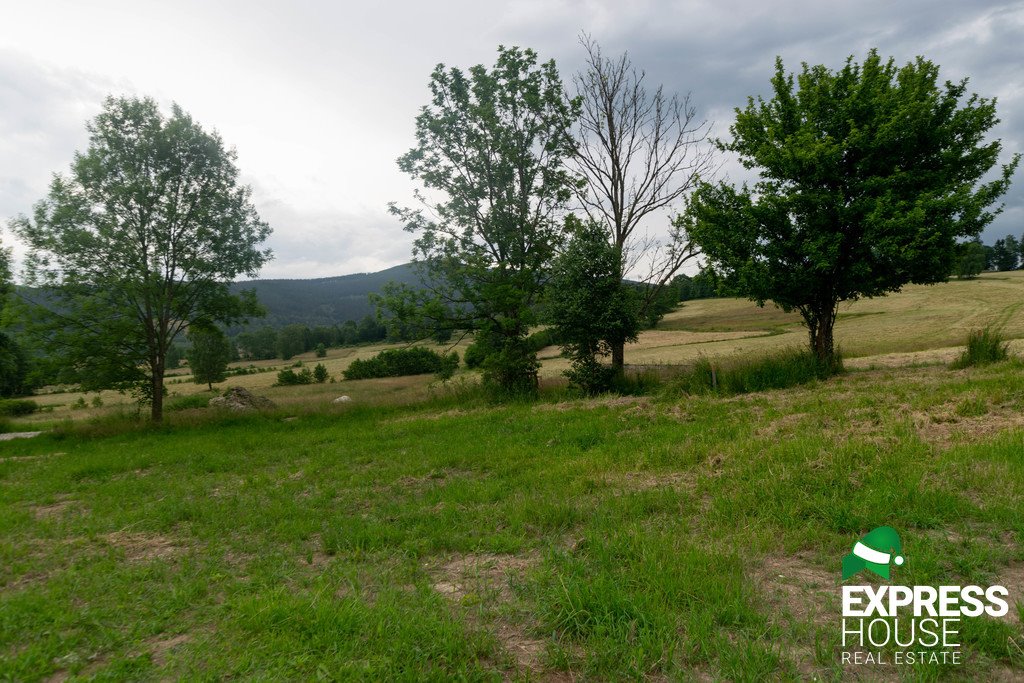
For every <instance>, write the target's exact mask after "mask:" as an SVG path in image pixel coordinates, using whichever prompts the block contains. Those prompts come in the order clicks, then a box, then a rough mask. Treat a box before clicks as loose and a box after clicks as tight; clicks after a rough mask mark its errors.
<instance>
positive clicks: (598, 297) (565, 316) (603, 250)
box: [545, 216, 641, 394]
mask: <svg viewBox="0 0 1024 683" xmlns="http://www.w3.org/2000/svg"><path fill="white" fill-rule="evenodd" d="M566 224H567V227H568V228H569V230H570V232H571V234H572V239H571V240H570V241H569V244H568V246H567V247H566V248H565V250H564V251H563V252H562V253H561V254H559V256H558V258H557V259H556V260H555V263H554V267H553V268H552V273H551V280H550V282H549V283H548V294H547V297H546V301H545V312H546V317H547V319H548V322H550V323H551V325H552V327H553V328H554V335H553V336H554V338H555V339H558V340H559V341H560V342H561V344H562V349H563V352H564V353H565V354H566V355H567V356H568V357H569V359H570V361H571V363H572V365H571V367H570V368H569V370H568V371H566V373H565V375H566V376H567V377H568V378H569V381H570V382H571V383H572V384H574V385H576V386H578V387H579V388H580V389H582V390H583V391H585V392H586V393H588V394H594V393H599V392H601V391H607V390H608V389H609V388H611V384H612V382H613V380H614V379H615V376H616V375H617V374H621V372H622V368H621V367H619V366H616V365H615V364H614V363H613V364H611V365H610V366H605V365H603V364H602V362H601V359H603V358H608V359H609V360H610V359H611V356H612V351H613V349H615V348H621V347H622V346H624V345H625V344H626V343H627V342H630V341H635V340H636V337H637V333H638V331H639V329H640V299H641V297H640V293H639V292H638V291H637V290H636V288H633V287H623V286H622V277H621V271H620V264H621V256H620V254H619V248H618V247H617V246H615V245H614V244H612V243H610V242H609V241H608V233H607V230H606V229H605V227H604V226H603V225H601V224H600V223H597V222H596V221H587V222H581V221H579V220H578V219H576V218H575V217H574V216H569V218H568V219H567V221H566Z"/></svg>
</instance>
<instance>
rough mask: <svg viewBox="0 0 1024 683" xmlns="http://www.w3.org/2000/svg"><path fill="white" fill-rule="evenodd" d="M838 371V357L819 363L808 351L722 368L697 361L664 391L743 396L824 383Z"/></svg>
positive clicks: (718, 364) (735, 362) (840, 367)
mask: <svg viewBox="0 0 1024 683" xmlns="http://www.w3.org/2000/svg"><path fill="white" fill-rule="evenodd" d="M842 368H843V361H842V357H841V356H839V355H838V354H836V356H835V358H834V359H833V360H832V361H831V362H823V361H820V360H818V358H817V357H816V356H815V355H814V354H812V353H810V352H809V351H804V350H795V349H794V350H788V351H783V352H781V353H777V354H773V355H771V356H765V357H762V358H757V359H753V360H742V361H734V362H731V363H726V364H723V363H715V362H712V361H711V360H709V359H707V358H701V359H700V360H698V361H697V363H696V364H694V366H693V367H691V368H690V369H689V370H687V371H686V372H684V373H682V374H680V375H677V376H676V377H675V378H674V379H673V380H672V381H671V382H669V383H668V387H667V391H668V393H669V394H670V395H678V394H723V395H734V394H747V393H751V392H755V391H767V390H770V389H785V388H787V387H793V386H797V385H800V384H807V383H809V382H814V381H817V380H824V379H828V378H829V377H831V376H832V375H835V374H838V373H840V372H842Z"/></svg>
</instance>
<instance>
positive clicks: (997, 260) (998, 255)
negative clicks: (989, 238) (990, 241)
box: [992, 235, 1018, 272]
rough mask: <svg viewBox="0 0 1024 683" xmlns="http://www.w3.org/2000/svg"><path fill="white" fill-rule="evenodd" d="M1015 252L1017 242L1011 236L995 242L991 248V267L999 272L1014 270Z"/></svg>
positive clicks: (1015, 264) (1015, 267)
mask: <svg viewBox="0 0 1024 683" xmlns="http://www.w3.org/2000/svg"><path fill="white" fill-rule="evenodd" d="M1011 240H1012V241H1011ZM1017 251H1018V248H1017V240H1016V239H1015V238H1014V237H1013V236H1012V235H1011V236H1008V237H1004V238H1002V239H998V240H996V243H995V244H994V245H993V246H992V267H993V268H995V269H996V270H998V271H1000V272H1005V271H1008V270H1016V269H1017Z"/></svg>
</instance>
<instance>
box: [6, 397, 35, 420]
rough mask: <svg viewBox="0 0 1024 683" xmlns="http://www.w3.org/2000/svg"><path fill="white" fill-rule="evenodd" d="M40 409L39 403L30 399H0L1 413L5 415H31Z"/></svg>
mask: <svg viewBox="0 0 1024 683" xmlns="http://www.w3.org/2000/svg"><path fill="white" fill-rule="evenodd" d="M37 410H39V404H38V403H36V402H35V401H29V400H28V399H17V398H9V399H0V415H3V416H4V417H19V416H21V415H31V414H32V413H34V412H36V411H37Z"/></svg>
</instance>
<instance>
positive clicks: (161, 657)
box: [146, 633, 192, 666]
mask: <svg viewBox="0 0 1024 683" xmlns="http://www.w3.org/2000/svg"><path fill="white" fill-rule="evenodd" d="M191 640H192V636H190V635H189V634H187V633H179V634H178V635H175V636H158V637H156V638H150V639H149V640H147V641H146V645H147V646H148V647H149V653H150V656H151V657H152V658H153V663H154V664H155V665H157V666H164V665H165V664H166V663H167V658H168V655H169V654H170V652H171V650H173V649H174V648H176V647H178V646H179V645H184V644H185V643H188V642H191Z"/></svg>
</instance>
